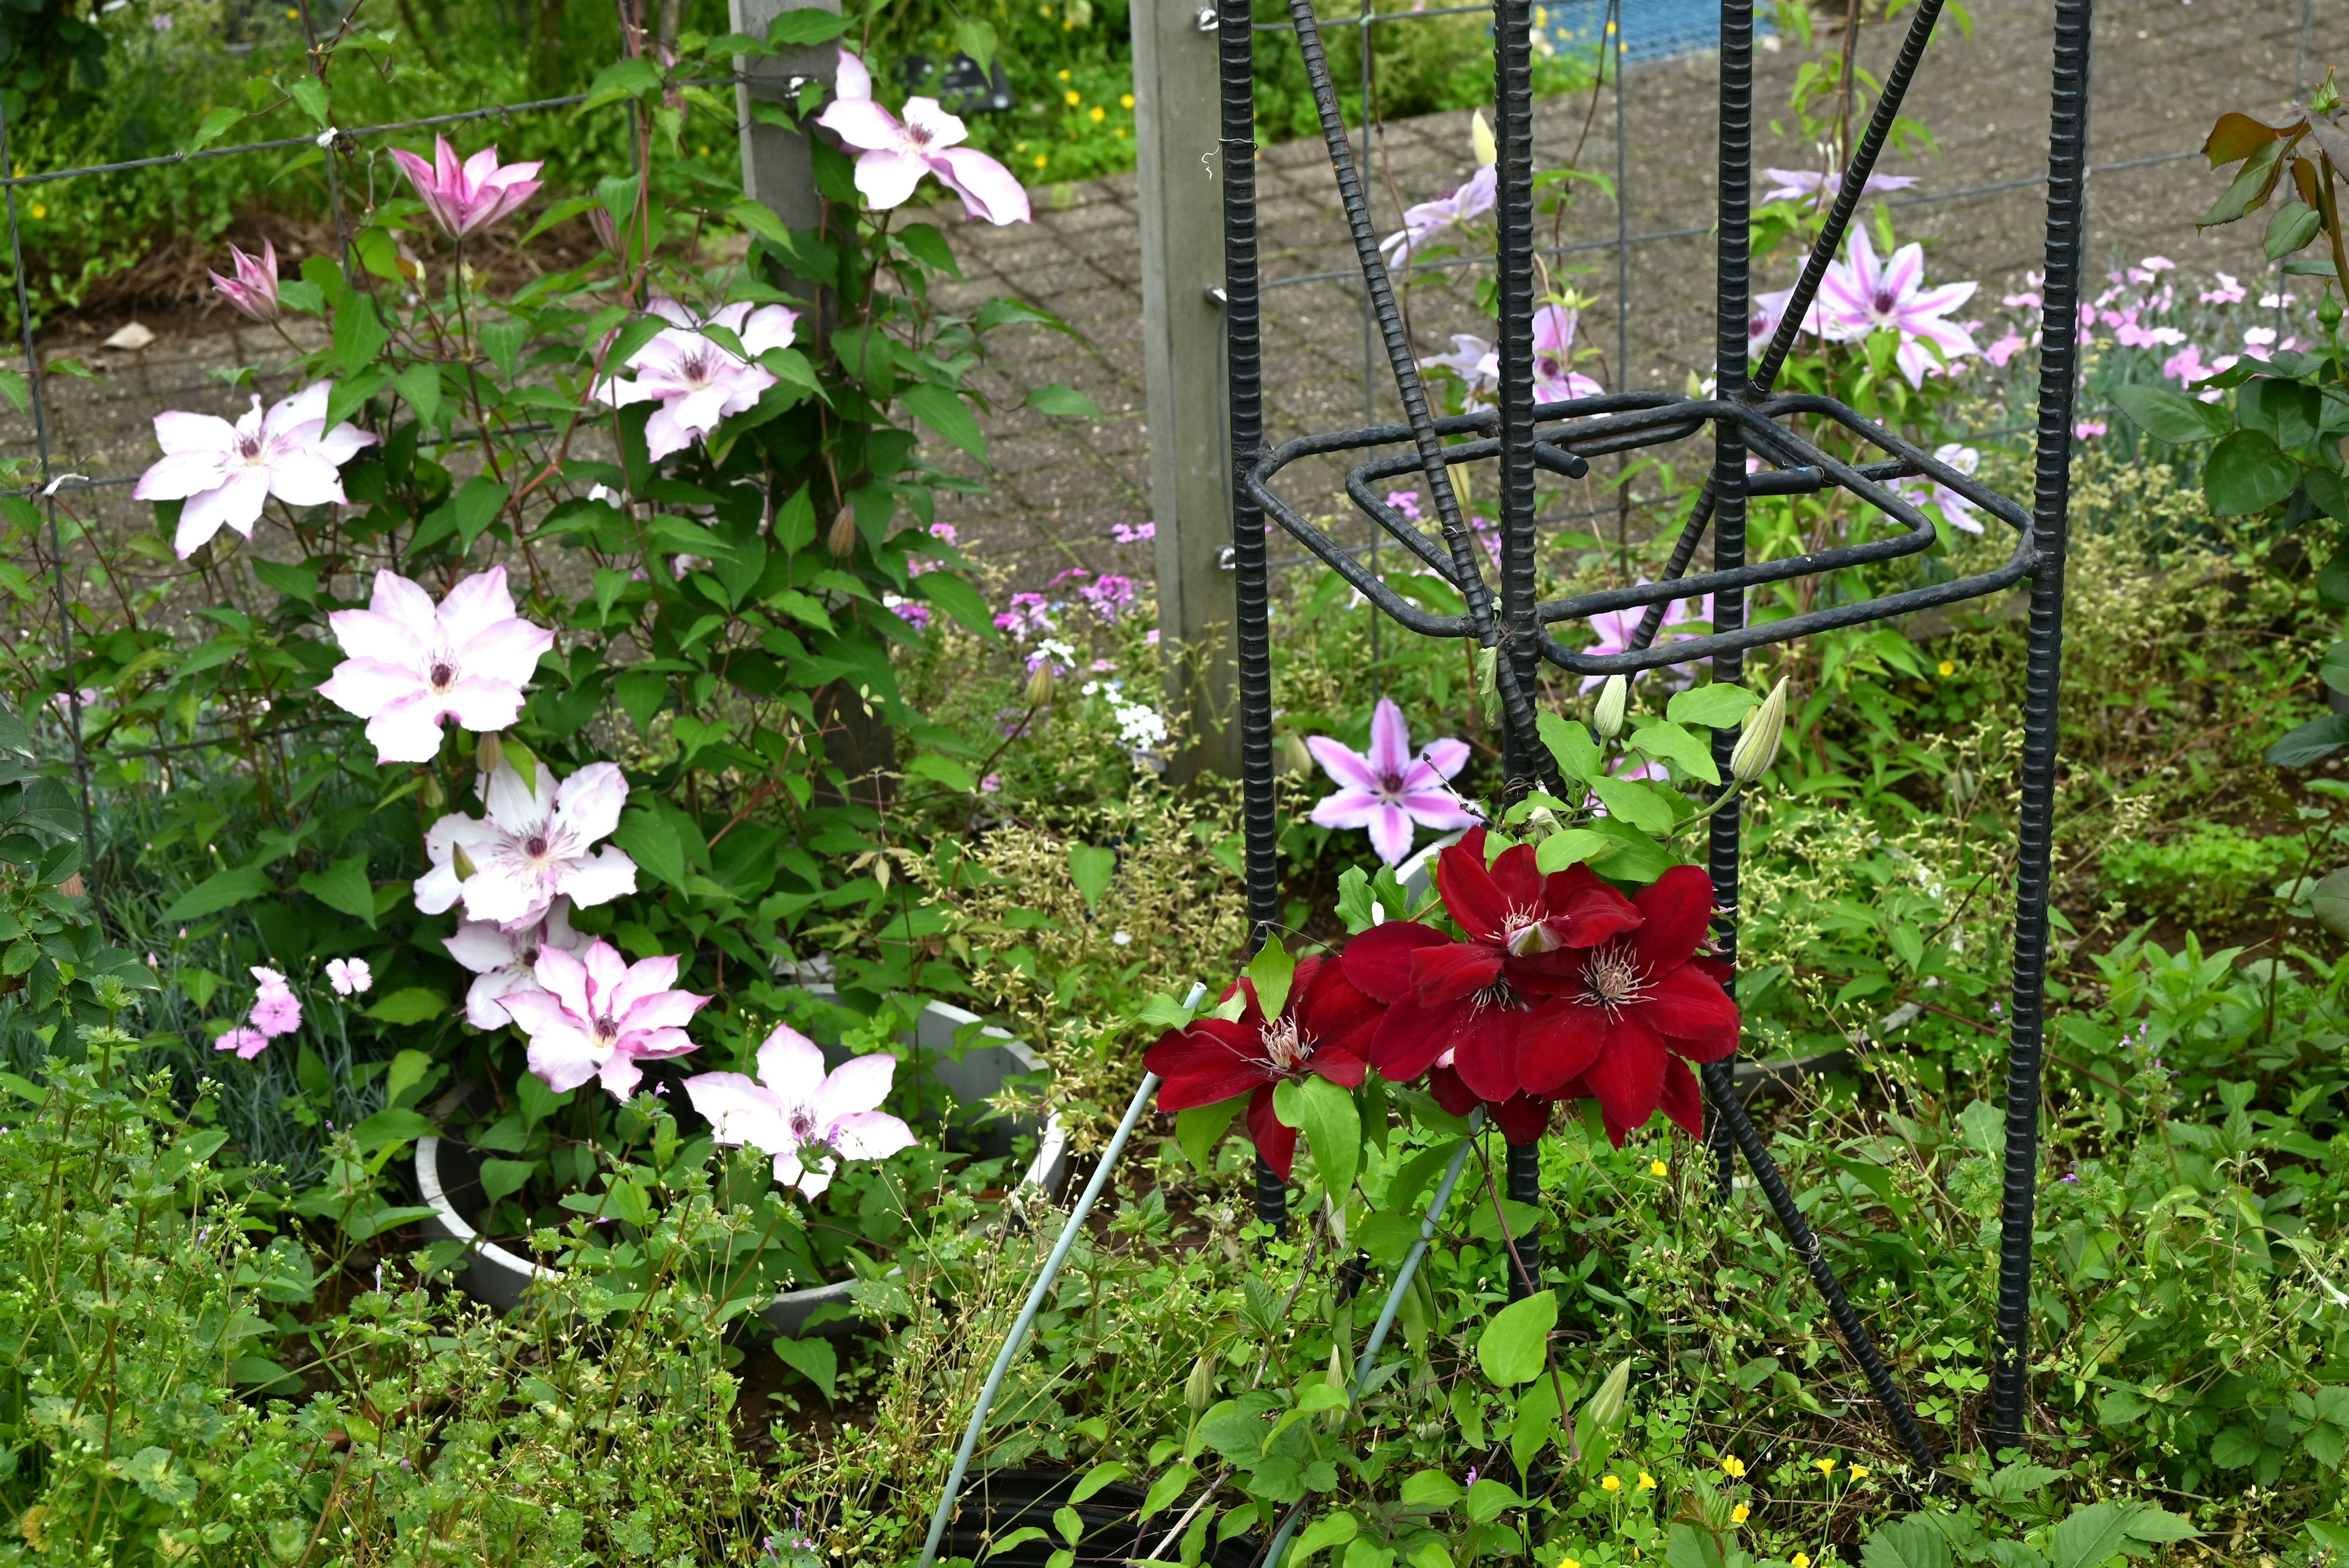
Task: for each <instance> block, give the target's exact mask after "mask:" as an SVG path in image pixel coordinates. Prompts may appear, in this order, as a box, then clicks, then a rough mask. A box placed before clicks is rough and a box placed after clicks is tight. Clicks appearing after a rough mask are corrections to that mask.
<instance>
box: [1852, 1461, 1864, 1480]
mask: <svg viewBox="0 0 2349 1568" xmlns="http://www.w3.org/2000/svg"><path fill="white" fill-rule="evenodd" d="M1851 1479H1852V1480H1856V1481H1863V1480H1867V1479H1868V1467H1867V1466H1866V1465H1854V1466H1852V1467H1851Z"/></svg>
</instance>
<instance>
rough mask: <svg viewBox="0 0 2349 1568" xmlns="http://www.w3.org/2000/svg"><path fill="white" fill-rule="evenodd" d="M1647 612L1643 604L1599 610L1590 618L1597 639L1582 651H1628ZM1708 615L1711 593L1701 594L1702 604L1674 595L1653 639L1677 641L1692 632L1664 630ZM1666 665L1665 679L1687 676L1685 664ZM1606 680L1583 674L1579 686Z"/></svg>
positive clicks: (1707, 619)
mask: <svg viewBox="0 0 2349 1568" xmlns="http://www.w3.org/2000/svg"><path fill="white" fill-rule="evenodd" d="M1646 582H1647V579H1646V578H1645V577H1642V578H1640V581H1639V582H1637V583H1634V584H1633V585H1632V586H1633V587H1642V586H1644V585H1645V584H1646ZM1647 613H1648V612H1647V610H1646V608H1645V607H1634V608H1630V609H1619V610H1601V611H1599V613H1598V614H1597V615H1595V616H1592V617H1591V618H1590V629H1591V630H1592V631H1594V632H1596V633H1597V634H1598V636H1599V640H1598V641H1597V642H1595V643H1593V644H1591V645H1590V646H1589V647H1588V648H1586V649H1583V650H1582V651H1583V652H1585V653H1628V652H1630V649H1631V634H1632V633H1633V632H1635V631H1637V630H1639V629H1640V619H1641V618H1642V617H1644V616H1645V615H1646V614H1647ZM1712 619H1713V596H1712V595H1711V594H1707V595H1705V596H1704V600H1703V604H1702V607H1697V606H1694V605H1692V604H1691V603H1690V602H1689V601H1688V600H1686V599H1674V600H1672V601H1671V603H1670V604H1667V605H1666V606H1665V607H1664V618H1663V619H1662V620H1661V621H1660V622H1658V623H1657V627H1656V641H1657V642H1658V643H1660V644H1661V643H1666V642H1677V641H1679V640H1681V638H1683V637H1690V636H1693V635H1694V634H1693V633H1692V632H1682V633H1680V634H1679V636H1671V635H1668V634H1669V633H1671V628H1673V627H1675V626H1686V625H1691V624H1693V623H1696V622H1704V623H1708V624H1709V623H1711V621H1712ZM1669 669H1670V670H1671V674H1670V676H1669V677H1667V680H1687V679H1688V678H1689V672H1688V666H1686V665H1684V664H1675V665H1671V666H1670V667H1669ZM1606 683H1607V677H1605V676H1604V675H1586V676H1584V677H1583V678H1582V689H1583V690H1584V691H1590V690H1591V689H1592V688H1593V687H1598V686H1603V685H1605V684H1606Z"/></svg>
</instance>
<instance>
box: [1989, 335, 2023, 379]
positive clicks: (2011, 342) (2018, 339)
mask: <svg viewBox="0 0 2349 1568" xmlns="http://www.w3.org/2000/svg"><path fill="white" fill-rule="evenodd" d="M2030 346H2031V345H2030V344H2029V343H2028V342H2027V341H2025V340H2024V338H2023V335H2022V334H2021V333H2018V332H2010V333H2008V334H2007V335H2006V336H2005V337H2002V338H2000V339H1999V340H1998V341H1997V342H1995V343H1993V344H1992V345H1991V346H1990V347H1989V348H1985V349H1983V350H1982V358H1985V359H1987V360H1989V361H1990V362H1991V363H1992V364H1993V365H1995V366H1997V367H1998V368H1999V369H2002V370H2003V369H2006V362H2007V361H2008V360H2009V359H2012V358H2014V357H2015V356H2016V355H2017V354H2019V353H2021V352H2022V351H2023V349H2025V348H2029V347H2030Z"/></svg>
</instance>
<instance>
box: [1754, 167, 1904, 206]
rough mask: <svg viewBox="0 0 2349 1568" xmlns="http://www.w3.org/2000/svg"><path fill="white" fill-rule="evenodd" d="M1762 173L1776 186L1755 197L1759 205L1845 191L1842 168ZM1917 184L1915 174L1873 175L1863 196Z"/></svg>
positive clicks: (1819, 198)
mask: <svg viewBox="0 0 2349 1568" xmlns="http://www.w3.org/2000/svg"><path fill="white" fill-rule="evenodd" d="M1762 172H1763V174H1764V176H1766V177H1767V178H1769V179H1772V180H1775V181H1776V182H1777V184H1776V185H1775V187H1773V188H1772V189H1770V190H1768V191H1765V192H1763V193H1762V194H1761V195H1759V196H1757V197H1755V198H1754V201H1755V202H1757V203H1766V202H1804V201H1809V202H1824V201H1826V200H1828V199H1829V198H1830V197H1831V196H1832V194H1833V193H1834V192H1837V191H1840V190H1842V189H1843V173H1844V171H1842V170H1840V169H1838V170H1837V171H1835V172H1834V173H1832V174H1822V173H1820V172H1819V171H1817V170H1816V169H1764V171H1762ZM1915 183H1917V176H1916V175H1914V174H1870V175H1869V176H1868V183H1867V185H1865V186H1864V187H1862V189H1861V192H1860V193H1861V194H1862V195H1864V196H1874V195H1878V194H1879V193H1881V192H1887V191H1906V190H1907V189H1909V186H1911V185H1914V184H1915Z"/></svg>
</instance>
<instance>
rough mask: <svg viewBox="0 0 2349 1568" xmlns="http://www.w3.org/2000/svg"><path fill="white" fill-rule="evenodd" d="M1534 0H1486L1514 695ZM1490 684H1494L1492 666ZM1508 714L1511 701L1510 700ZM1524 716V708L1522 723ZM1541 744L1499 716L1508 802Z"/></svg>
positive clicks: (1526, 442)
mask: <svg viewBox="0 0 2349 1568" xmlns="http://www.w3.org/2000/svg"><path fill="white" fill-rule="evenodd" d="M1532 26H1533V0H1495V4H1494V6H1493V104H1494V115H1495V120H1496V121H1497V123H1496V124H1495V126H1494V137H1495V142H1496V144H1497V148H1496V151H1497V153H1498V157H1497V159H1496V162H1497V163H1498V167H1497V168H1496V169H1495V171H1494V173H1495V193H1494V203H1493V204H1494V212H1495V217H1496V218H1497V219H1498V221H1499V228H1500V246H1499V251H1498V253H1497V254H1495V258H1494V264H1495V271H1496V272H1497V274H1498V279H1497V281H1498V288H1497V290H1496V293H1495V307H1496V309H1497V310H1498V312H1499V316H1500V320H1499V321H1498V323H1497V324H1496V325H1495V329H1494V334H1493V340H1494V342H1495V344H1496V345H1497V346H1498V348H1499V357H1500V367H1501V386H1500V392H1499V398H1500V405H1501V409H1500V413H1501V471H1500V476H1499V489H1500V496H1499V499H1500V513H1501V561H1500V566H1501V617H1500V626H1501V641H1500V649H1499V654H1498V658H1497V659H1496V665H1497V663H1499V662H1504V661H1506V662H1507V663H1509V664H1511V665H1513V666H1514V667H1515V671H1516V683H1517V685H1518V686H1519V688H1520V689H1521V690H1524V691H1532V690H1533V689H1534V686H1535V681H1536V679H1537V670H1538V667H1539V657H1540V656H1539V652H1538V649H1539V648H1540V636H1541V628H1540V626H1539V625H1538V623H1537V621H1536V620H1535V618H1534V607H1535V604H1536V603H1537V599H1538V597H1539V594H1538V586H1537V584H1536V582H1535V581H1534V555H1535V538H1534V86H1533V68H1534V67H1533V34H1532ZM1495 678H1496V679H1498V678H1499V670H1497V668H1496V669H1495ZM1511 706H1512V709H1514V708H1515V706H1516V705H1515V704H1512V705H1511ZM1531 715H1532V710H1531V706H1530V704H1528V705H1526V712H1525V714H1524V715H1523V719H1524V720H1529V719H1530V718H1531ZM1540 752H1541V741H1540V739H1539V737H1538V736H1537V735H1536V734H1535V732H1534V731H1533V729H1532V726H1531V724H1530V723H1528V722H1523V721H1522V720H1521V717H1520V715H1519V714H1518V713H1516V711H1506V712H1505V713H1504V715H1503V727H1502V732H1501V767H1502V796H1503V799H1504V800H1506V801H1512V802H1513V801H1516V799H1518V798H1519V797H1521V796H1522V795H1523V794H1525V793H1526V791H1527V790H1528V789H1531V788H1532V787H1533V786H1534V783H1535V780H1536V778H1537V776H1538V774H1540V772H1541V771H1542V770H1541V767H1540V764H1539V762H1538V760H1537V758H1538V756H1539V753H1540Z"/></svg>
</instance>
